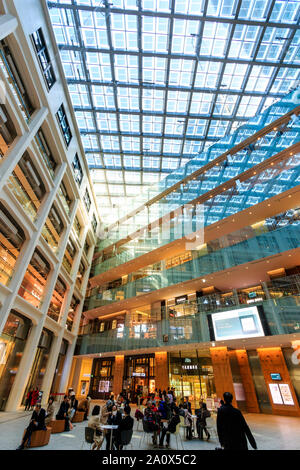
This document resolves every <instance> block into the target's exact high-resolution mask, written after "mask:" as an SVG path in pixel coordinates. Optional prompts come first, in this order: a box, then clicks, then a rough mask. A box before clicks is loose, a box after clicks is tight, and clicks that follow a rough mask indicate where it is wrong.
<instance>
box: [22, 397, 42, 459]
mask: <svg viewBox="0 0 300 470" xmlns="http://www.w3.org/2000/svg"><path fill="white" fill-rule="evenodd" d="M45 417H46V412H45V410H44V408H41V405H40V403H38V404H37V405H35V407H34V410H33V413H32V416H31V420H30V423H29V426H28V427H27V428H26V432H25V434H24V437H23V439H22V443H21V445H20V446H19V447H18V448H17V450H23V449H24V447H25V442H26V441H27V440H28V442H27V447H29V446H30V440H31V434H32V433H33V432H34V431H39V430H41V429H46V425H45Z"/></svg>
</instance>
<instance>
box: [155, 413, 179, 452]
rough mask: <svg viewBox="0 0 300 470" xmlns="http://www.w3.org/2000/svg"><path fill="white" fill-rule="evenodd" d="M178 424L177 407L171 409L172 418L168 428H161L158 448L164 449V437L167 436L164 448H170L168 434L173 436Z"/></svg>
mask: <svg viewBox="0 0 300 470" xmlns="http://www.w3.org/2000/svg"><path fill="white" fill-rule="evenodd" d="M179 423H180V416H179V408H178V407H177V406H175V408H173V415H172V417H171V419H170V421H169V424H168V426H167V427H163V428H162V431H161V435H160V439H159V447H160V448H163V447H164V438H165V435H167V439H166V441H167V443H166V448H169V447H170V434H173V433H174V432H176V427H177V424H179Z"/></svg>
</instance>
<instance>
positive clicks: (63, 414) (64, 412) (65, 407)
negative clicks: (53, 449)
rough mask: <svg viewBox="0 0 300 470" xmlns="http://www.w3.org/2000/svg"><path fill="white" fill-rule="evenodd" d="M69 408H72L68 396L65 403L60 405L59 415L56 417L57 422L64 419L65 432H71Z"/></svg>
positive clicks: (64, 400) (65, 397)
mask: <svg viewBox="0 0 300 470" xmlns="http://www.w3.org/2000/svg"><path fill="white" fill-rule="evenodd" d="M69 408H70V404H69V398H68V395H65V396H64V399H63V401H62V402H61V404H60V407H59V410H58V413H57V415H56V419H57V420H62V419H64V420H65V431H70V418H69V415H68V411H69Z"/></svg>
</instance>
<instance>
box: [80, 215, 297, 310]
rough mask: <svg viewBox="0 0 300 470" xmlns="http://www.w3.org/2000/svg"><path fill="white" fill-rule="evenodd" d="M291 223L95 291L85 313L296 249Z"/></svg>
mask: <svg viewBox="0 0 300 470" xmlns="http://www.w3.org/2000/svg"><path fill="white" fill-rule="evenodd" d="M294 224H295V225H288V226H286V227H282V228H280V229H277V230H274V231H272V232H268V233H262V234H261V235H258V236H255V237H253V238H251V239H249V240H245V241H243V242H240V243H237V244H236V245H233V246H229V247H225V248H222V249H220V250H216V251H215V252H212V253H208V254H203V255H202V256H200V257H199V258H195V259H193V260H191V261H187V262H186V263H184V264H182V265H179V266H176V267H174V268H170V269H167V270H164V271H161V272H158V273H157V274H153V275H151V276H147V277H144V278H142V279H138V280H137V281H134V282H129V283H128V284H126V285H124V286H119V287H117V288H115V289H111V290H106V291H104V292H101V291H99V290H98V292H97V293H96V294H95V295H93V296H91V297H90V298H89V303H88V310H91V309H93V308H96V307H100V306H104V305H108V304H110V303H112V302H117V301H120V300H124V299H128V298H131V297H135V296H138V295H143V294H145V293H148V292H152V291H154V290H158V289H163V288H165V287H169V286H171V285H174V284H179V283H181V282H185V281H189V280H192V279H197V278H201V277H205V276H207V275H208V274H211V273H214V272H218V271H223V270H225V269H230V268H232V267H235V266H238V265H241V264H244V263H249V262H251V261H255V260H257V259H261V258H266V257H268V256H272V255H275V254H277V253H281V252H284V251H287V250H291V249H294V248H298V247H299V246H300V231H299V224H298V221H297V220H296V221H295V222H294ZM200 254H201V253H200ZM86 300H87V299H86Z"/></svg>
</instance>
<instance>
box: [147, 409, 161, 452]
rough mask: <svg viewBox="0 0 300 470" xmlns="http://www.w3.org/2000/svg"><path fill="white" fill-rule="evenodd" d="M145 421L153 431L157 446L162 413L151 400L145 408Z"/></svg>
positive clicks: (153, 439)
mask: <svg viewBox="0 0 300 470" xmlns="http://www.w3.org/2000/svg"><path fill="white" fill-rule="evenodd" d="M144 421H145V422H146V423H147V425H148V428H149V431H153V436H152V442H153V445H154V446H156V445H157V433H158V431H159V428H160V425H159V422H160V415H159V414H158V412H156V411H154V409H153V405H152V402H151V401H150V400H149V401H148V403H147V408H145V410H144Z"/></svg>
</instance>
